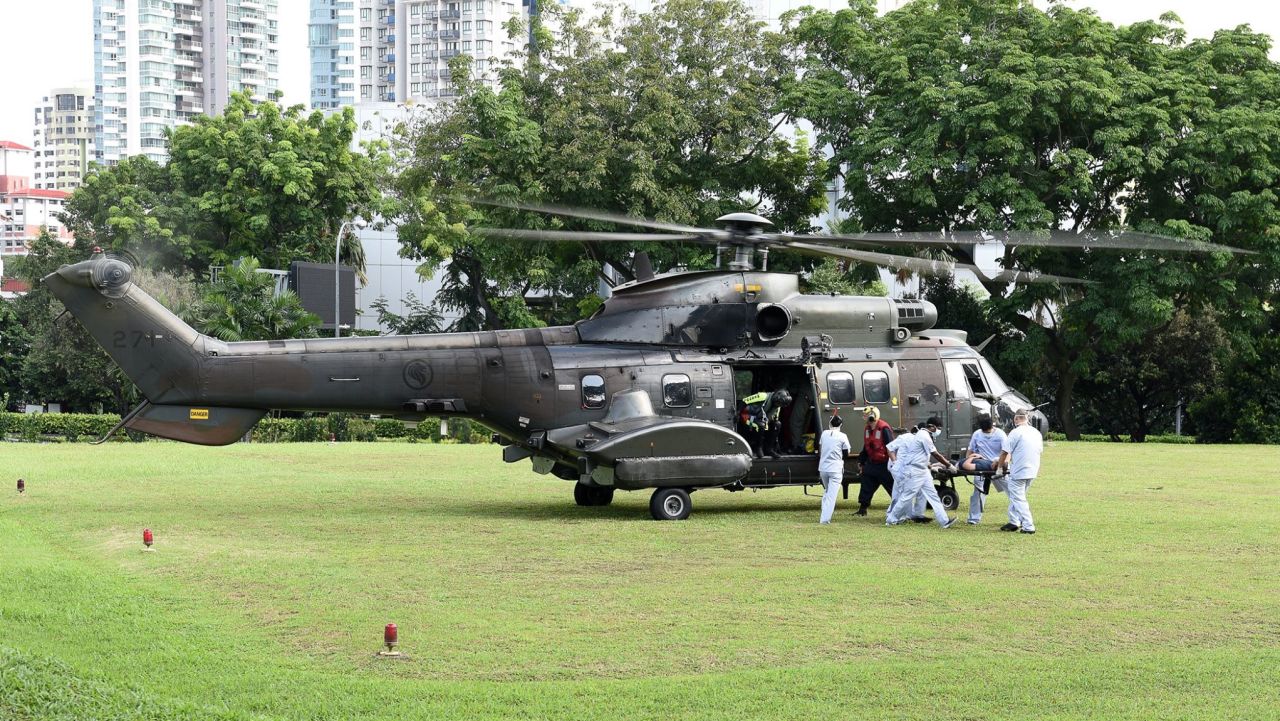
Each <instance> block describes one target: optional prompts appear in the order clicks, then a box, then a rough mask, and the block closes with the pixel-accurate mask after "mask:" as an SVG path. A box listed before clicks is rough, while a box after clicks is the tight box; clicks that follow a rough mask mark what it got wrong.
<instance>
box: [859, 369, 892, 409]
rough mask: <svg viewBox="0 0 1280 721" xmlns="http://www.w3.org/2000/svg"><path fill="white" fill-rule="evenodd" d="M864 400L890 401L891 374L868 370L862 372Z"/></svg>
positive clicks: (870, 401)
mask: <svg viewBox="0 0 1280 721" xmlns="http://www.w3.org/2000/svg"><path fill="white" fill-rule="evenodd" d="M862 400H863V401H865V402H867V403H888V402H889V374H888V373H885V372H884V371H867V372H866V373H863V374H862Z"/></svg>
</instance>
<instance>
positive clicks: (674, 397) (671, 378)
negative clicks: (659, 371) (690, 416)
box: [662, 373, 693, 408]
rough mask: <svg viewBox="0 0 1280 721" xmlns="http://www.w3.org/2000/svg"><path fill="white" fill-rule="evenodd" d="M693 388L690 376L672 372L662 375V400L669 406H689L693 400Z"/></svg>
mask: <svg viewBox="0 0 1280 721" xmlns="http://www.w3.org/2000/svg"><path fill="white" fill-rule="evenodd" d="M692 398H693V388H692V386H691V385H690V383H689V376H687V375H685V374H683V373H670V374H667V375H665V376H662V402H663V403H665V404H666V406H667V407H668V408H688V407H689V404H690V403H691V402H692Z"/></svg>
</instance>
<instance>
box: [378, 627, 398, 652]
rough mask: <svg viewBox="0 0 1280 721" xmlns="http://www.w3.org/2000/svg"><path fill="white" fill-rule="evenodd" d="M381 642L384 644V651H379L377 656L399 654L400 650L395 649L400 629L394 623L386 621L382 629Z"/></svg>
mask: <svg viewBox="0 0 1280 721" xmlns="http://www.w3.org/2000/svg"><path fill="white" fill-rule="evenodd" d="M382 642H383V643H384V644H386V646H387V650H386V651H379V652H378V655H379V656H399V655H400V652H399V651H397V650H396V644H398V643H399V642H400V629H398V628H396V625H395V624H394V623H388V624H387V627H386V628H384V629H383V630H382Z"/></svg>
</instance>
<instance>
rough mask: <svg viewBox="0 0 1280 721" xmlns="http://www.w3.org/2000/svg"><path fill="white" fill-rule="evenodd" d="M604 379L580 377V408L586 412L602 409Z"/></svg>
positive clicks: (601, 377)
mask: <svg viewBox="0 0 1280 721" xmlns="http://www.w3.org/2000/svg"><path fill="white" fill-rule="evenodd" d="M604 403H605V396H604V377H603V376H598V375H589V376H582V407H583V408H584V409H586V410H593V409H597V408H604Z"/></svg>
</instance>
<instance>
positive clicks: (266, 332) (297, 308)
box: [182, 257, 320, 341]
mask: <svg viewBox="0 0 1280 721" xmlns="http://www.w3.org/2000/svg"><path fill="white" fill-rule="evenodd" d="M259 267H260V264H259V263H258V259H257V258H253V257H245V258H241V259H240V260H239V261H237V262H236V263H235V264H234V265H232V266H231V267H229V268H227V269H226V271H225V272H223V273H222V275H221V276H220V277H219V278H218V281H217V282H216V283H212V284H210V285H209V286H208V287H207V289H206V290H205V292H204V293H203V295H201V297H200V298H199V300H197V301H196V302H195V303H194V304H193V305H192V306H191V307H190V308H189V309H187V311H186V312H184V313H182V316H183V318H184V319H185V320H186V321H187V322H188V323H190V324H191V325H192V326H194V327H195V328H196V329H197V330H199V331H201V332H203V333H206V334H208V335H211V336H213V337H215V338H218V339H220V340H225V341H241V340H278V339H280V338H309V337H314V336H315V334H316V329H317V328H318V327H319V326H320V318H319V317H318V316H316V315H315V314H314V313H309V312H307V310H306V309H304V308H303V307H302V301H300V300H299V299H298V296H297V294H296V293H294V292H293V291H289V290H286V291H284V292H282V293H279V294H277V293H276V292H275V281H274V280H273V279H272V277H271V276H270V275H268V274H266V273H259V272H258V268H259Z"/></svg>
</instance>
